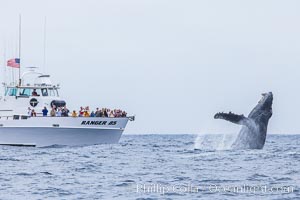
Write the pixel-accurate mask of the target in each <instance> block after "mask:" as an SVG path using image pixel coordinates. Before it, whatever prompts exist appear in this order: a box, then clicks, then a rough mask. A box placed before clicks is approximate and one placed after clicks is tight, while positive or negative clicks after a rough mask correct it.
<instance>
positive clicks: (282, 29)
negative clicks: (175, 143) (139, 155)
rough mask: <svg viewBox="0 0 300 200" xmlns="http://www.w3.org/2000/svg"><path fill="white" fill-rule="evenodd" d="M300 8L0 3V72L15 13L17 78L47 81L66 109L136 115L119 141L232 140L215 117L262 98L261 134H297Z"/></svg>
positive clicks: (217, 1)
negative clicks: (205, 136) (139, 137)
mask: <svg viewBox="0 0 300 200" xmlns="http://www.w3.org/2000/svg"><path fill="white" fill-rule="evenodd" d="M299 9H300V2H299V1H296V0H287V1H278V0H264V1H261V0H251V1H250V0H249V1H239V0H235V1H233V0H228V1H223V0H188V1H177V0H172V1H171V0H151V1H150V0H128V1H123V0H84V1H83V0H80V1H79V0H72V1H70V0H65V1H58V0H51V1H41V0H39V1H37V0H36V1H33V0H27V1H16V0H10V1H2V0H1V7H0V64H1V66H3V65H4V63H5V60H7V59H8V58H13V57H17V56H18V23H19V21H18V20H19V14H21V16H22V40H21V41H22V42H21V62H22V67H23V69H22V70H24V71H25V70H26V68H25V67H29V66H36V67H40V70H41V71H43V72H45V73H47V74H50V75H51V76H52V79H53V81H54V82H56V83H60V85H61V91H60V94H61V96H62V97H63V98H64V99H66V101H67V105H68V107H69V108H71V109H79V107H80V106H86V105H89V106H90V107H91V108H94V109H95V108H96V107H109V108H121V109H124V110H126V111H127V112H128V113H129V114H130V115H136V121H134V122H130V123H129V124H128V126H127V128H126V131H125V133H126V134H148V133H164V134H169V133H170V134H172V133H177V134H180V133H193V134H201V133H209V134H210V133H211V134H213V133H233V132H237V131H238V130H239V127H238V126H237V125H234V124H231V123H229V122H225V121H222V120H215V119H213V116H214V114H215V113H216V112H219V111H226V112H228V111H233V112H235V113H238V114H245V115H248V113H249V112H250V111H251V109H252V108H253V107H254V106H255V105H256V104H257V102H258V100H259V99H260V98H261V93H263V92H268V91H272V92H273V94H274V102H273V103H274V104H273V116H272V118H271V120H270V123H269V133H282V134H286V133H292V134H297V133H300V123H299V114H298V113H299V110H300V93H299V85H300V79H299V78H300V56H299V55H300V54H299V53H300V26H299V21H300V12H299ZM45 17H46V32H44V27H45V26H44V25H45ZM44 33H46V37H44ZM44 38H46V48H45V50H46V57H45V61H46V62H45V63H46V64H45V66H44ZM4 68H5V67H4V66H3V67H2V69H1V70H2V72H3V71H4V70H3V69H4ZM0 77H1V79H2V80H1V82H3V79H4V78H3V77H4V76H0Z"/></svg>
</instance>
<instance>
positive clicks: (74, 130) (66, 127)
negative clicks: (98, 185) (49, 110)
mask: <svg viewBox="0 0 300 200" xmlns="http://www.w3.org/2000/svg"><path fill="white" fill-rule="evenodd" d="M127 122H128V118H95V117H87V118H85V117H77V118H72V117H35V118H28V119H22V120H21V119H20V120H12V119H6V120H1V121H0V145H15V146H17V145H20V146H37V147H44V146H51V145H69V146H81V145H94V144H114V143H118V142H119V140H120V137H121V135H122V133H123V131H124V128H125V126H126V124H127Z"/></svg>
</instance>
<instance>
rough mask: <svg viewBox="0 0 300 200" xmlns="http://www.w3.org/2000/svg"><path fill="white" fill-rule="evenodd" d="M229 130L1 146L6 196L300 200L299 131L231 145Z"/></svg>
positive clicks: (1, 190)
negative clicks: (256, 143) (260, 144)
mask: <svg viewBox="0 0 300 200" xmlns="http://www.w3.org/2000/svg"><path fill="white" fill-rule="evenodd" d="M230 140H231V138H230V136H224V135H201V136H197V135H123V136H122V138H121V141H120V143H119V144H117V145H94V146H84V147H57V146H54V147H47V148H33V147H7V146H2V147H0V150H1V154H0V184H1V185H0V199H59V200H61V199H214V200H217V199H300V190H299V186H300V135H268V137H267V142H266V145H265V148H264V149H263V150H230V149H228V144H227V143H228V141H230Z"/></svg>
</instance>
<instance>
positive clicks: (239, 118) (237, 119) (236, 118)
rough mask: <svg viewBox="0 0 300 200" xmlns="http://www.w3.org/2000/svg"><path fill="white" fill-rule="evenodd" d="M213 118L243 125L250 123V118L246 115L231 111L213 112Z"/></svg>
mask: <svg viewBox="0 0 300 200" xmlns="http://www.w3.org/2000/svg"><path fill="white" fill-rule="evenodd" d="M214 118H215V119H224V120H227V121H230V122H232V123H235V124H239V125H244V126H249V124H250V120H249V119H248V118H247V117H245V116H244V115H237V114H234V113H232V112H229V113H223V112H222V113H217V114H215V116H214Z"/></svg>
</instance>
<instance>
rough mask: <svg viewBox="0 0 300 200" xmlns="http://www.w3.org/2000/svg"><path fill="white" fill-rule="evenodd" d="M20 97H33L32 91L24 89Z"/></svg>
mask: <svg viewBox="0 0 300 200" xmlns="http://www.w3.org/2000/svg"><path fill="white" fill-rule="evenodd" d="M20 95H21V96H22V95H24V96H30V95H31V89H29V88H24V89H23V90H22V91H21V92H20Z"/></svg>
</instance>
